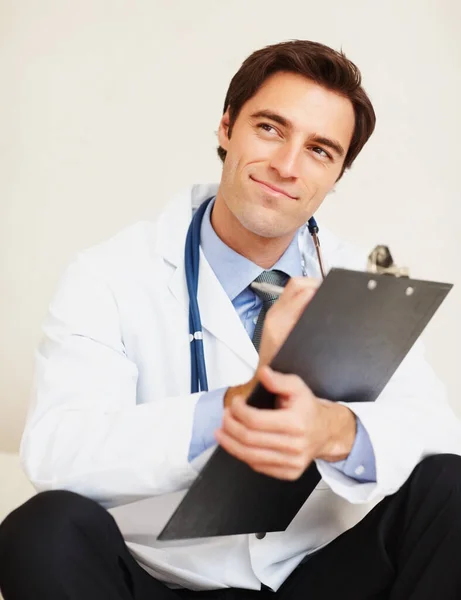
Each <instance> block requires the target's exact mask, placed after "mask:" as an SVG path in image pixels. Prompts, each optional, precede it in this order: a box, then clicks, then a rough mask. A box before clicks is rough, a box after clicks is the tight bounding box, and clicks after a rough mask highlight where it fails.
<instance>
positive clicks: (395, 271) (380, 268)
mask: <svg viewBox="0 0 461 600" xmlns="http://www.w3.org/2000/svg"><path fill="white" fill-rule="evenodd" d="M367 271H368V273H376V274H378V275H392V276H394V277H410V271H409V269H408V268H407V267H398V266H397V265H396V264H395V263H394V259H393V258H392V254H391V251H390V250H389V246H384V245H383V244H379V245H378V246H375V248H374V249H373V250H372V251H371V253H370V254H369V256H368V263H367Z"/></svg>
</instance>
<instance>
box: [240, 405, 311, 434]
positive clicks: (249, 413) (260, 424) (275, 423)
mask: <svg viewBox="0 0 461 600" xmlns="http://www.w3.org/2000/svg"><path fill="white" fill-rule="evenodd" d="M229 410H230V411H231V413H232V416H233V417H234V418H235V419H237V420H238V421H240V422H241V423H243V424H244V425H245V426H246V427H248V428H249V429H256V430H260V431H267V432H271V433H284V434H287V435H294V436H296V435H302V434H303V431H304V430H303V426H302V423H301V422H300V420H299V419H295V418H293V414H292V412H291V411H289V410H283V409H271V408H267V409H266V408H255V407H254V406H249V405H248V404H247V403H246V400H245V399H244V398H242V397H241V396H235V397H234V398H233V400H232V405H231V406H230V407H229Z"/></svg>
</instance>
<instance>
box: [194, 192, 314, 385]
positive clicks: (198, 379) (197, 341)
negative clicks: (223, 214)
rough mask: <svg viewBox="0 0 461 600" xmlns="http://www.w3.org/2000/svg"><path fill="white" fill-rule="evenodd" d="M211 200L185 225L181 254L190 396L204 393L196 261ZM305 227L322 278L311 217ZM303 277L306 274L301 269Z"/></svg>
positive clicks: (206, 380)
mask: <svg viewBox="0 0 461 600" xmlns="http://www.w3.org/2000/svg"><path fill="white" fill-rule="evenodd" d="M213 199H214V196H213V197H211V198H209V199H208V200H205V202H202V204H201V205H200V206H199V207H198V208H197V210H196V212H195V214H194V216H193V217H192V221H191V223H190V225H189V229H188V231H187V236H186V245H185V253H184V262H185V267H186V283H187V292H188V294H189V340H190V366H191V375H190V381H191V394H195V393H196V392H199V391H202V392H207V391H208V379H207V374H206V366H205V354H204V351H203V331H202V320H201V318H200V310H199V307H198V301H197V290H198V273H199V258H200V230H201V226H202V220H203V215H204V214H205V211H206V209H207V206H208V204H209V203H210V202H211V201H212V200H213ZM307 228H308V229H309V233H310V234H311V236H312V239H313V242H314V246H315V250H316V253H317V260H318V263H319V267H320V272H321V274H322V278H323V279H324V278H325V270H324V266H323V261H322V254H321V251H320V242H319V238H318V233H319V228H318V225H317V222H316V220H315V219H314V217H311V218H310V219H309V221H308V223H307ZM303 272H304V275H307V273H306V271H305V267H304V266H303Z"/></svg>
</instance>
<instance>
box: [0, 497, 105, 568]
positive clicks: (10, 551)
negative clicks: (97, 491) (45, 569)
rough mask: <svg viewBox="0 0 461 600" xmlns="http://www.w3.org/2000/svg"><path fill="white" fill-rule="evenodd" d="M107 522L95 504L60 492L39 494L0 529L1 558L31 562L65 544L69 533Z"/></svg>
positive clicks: (8, 518)
mask: <svg viewBox="0 0 461 600" xmlns="http://www.w3.org/2000/svg"><path fill="white" fill-rule="evenodd" d="M104 515H105V518H110V517H109V515H108V513H106V511H105V510H104V509H103V508H102V507H100V506H99V505H98V504H96V503H95V502H93V501H92V500H89V499H88V498H84V497H83V496H79V495H78V494H74V493H73V492H68V491H64V490H56V491H49V492H42V493H40V494H37V495H36V496H34V497H32V498H31V499H30V500H28V501H27V502H26V503H25V504H23V505H22V506H20V507H19V508H17V509H16V510H14V511H13V512H12V513H11V514H10V515H9V516H8V517H7V518H6V519H5V520H4V521H3V523H2V524H1V525H0V563H1V562H2V556H9V557H12V556H15V555H17V556H18V557H19V556H22V557H23V558H24V557H25V555H26V554H29V555H32V556H31V558H34V557H35V555H37V558H39V557H40V554H41V553H43V551H45V552H47V551H49V550H53V549H54V547H56V548H57V547H60V546H61V545H62V544H64V543H68V542H69V538H70V536H71V533H70V532H71V530H72V529H74V528H75V526H78V527H80V528H82V529H86V528H87V527H91V525H92V523H96V522H97V521H99V523H100V522H101V517H103V518H104Z"/></svg>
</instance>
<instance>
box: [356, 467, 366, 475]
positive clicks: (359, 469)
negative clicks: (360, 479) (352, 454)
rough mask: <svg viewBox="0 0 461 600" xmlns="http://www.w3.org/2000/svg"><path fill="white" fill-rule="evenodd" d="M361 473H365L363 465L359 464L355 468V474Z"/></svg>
mask: <svg viewBox="0 0 461 600" xmlns="http://www.w3.org/2000/svg"><path fill="white" fill-rule="evenodd" d="M363 473H365V467H364V466H363V465H360V467H357V468H356V469H355V474H356V475H362V474H363Z"/></svg>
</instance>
